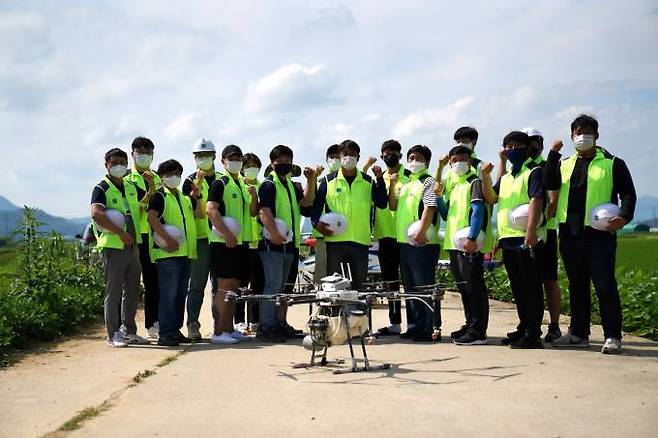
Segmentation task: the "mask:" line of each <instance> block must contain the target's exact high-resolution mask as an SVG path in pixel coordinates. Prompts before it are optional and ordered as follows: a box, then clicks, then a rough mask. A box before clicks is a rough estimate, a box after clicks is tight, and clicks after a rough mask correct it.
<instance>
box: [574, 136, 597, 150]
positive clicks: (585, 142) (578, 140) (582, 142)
mask: <svg viewBox="0 0 658 438" xmlns="http://www.w3.org/2000/svg"><path fill="white" fill-rule="evenodd" d="M573 144H574V146H575V148H576V150H577V151H587V150H589V149H592V148H593V147H594V145H595V144H596V139H595V138H594V136H593V135H591V134H581V135H577V136H575V137H574V138H573Z"/></svg>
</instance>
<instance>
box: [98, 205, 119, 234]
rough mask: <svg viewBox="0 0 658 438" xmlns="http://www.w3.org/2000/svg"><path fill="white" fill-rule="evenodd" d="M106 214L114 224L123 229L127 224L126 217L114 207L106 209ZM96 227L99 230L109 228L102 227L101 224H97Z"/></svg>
mask: <svg viewBox="0 0 658 438" xmlns="http://www.w3.org/2000/svg"><path fill="white" fill-rule="evenodd" d="M105 216H107V218H108V219H109V220H110V222H112V223H113V224H114V225H116V226H117V227H119V228H121V229H123V227H125V226H126V217H125V216H124V215H123V213H121V212H120V211H119V210H115V209H113V208H108V209H106V210H105ZM96 228H98V230H99V231H101V232H107V231H109V230H106V229H105V228H103V227H101V226H100V225H98V224H96Z"/></svg>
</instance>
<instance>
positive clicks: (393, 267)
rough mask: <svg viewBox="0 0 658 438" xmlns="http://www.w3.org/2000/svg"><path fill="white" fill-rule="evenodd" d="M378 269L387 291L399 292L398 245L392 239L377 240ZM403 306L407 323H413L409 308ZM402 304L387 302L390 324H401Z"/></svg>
mask: <svg viewBox="0 0 658 438" xmlns="http://www.w3.org/2000/svg"><path fill="white" fill-rule="evenodd" d="M377 257H378V258H379V267H380V268H381V271H382V280H384V281H385V282H386V287H387V288H388V290H392V291H399V290H400V244H399V243H398V241H397V240H396V239H394V238H392V237H385V238H383V239H379V251H378V253H377ZM408 304H409V303H407V305H405V311H406V314H407V322H408V323H411V322H412V321H413V316H412V315H411V306H409V305H408ZM401 308H402V303H401V302H400V301H389V303H388V320H389V322H390V323H391V324H401V323H402V312H401Z"/></svg>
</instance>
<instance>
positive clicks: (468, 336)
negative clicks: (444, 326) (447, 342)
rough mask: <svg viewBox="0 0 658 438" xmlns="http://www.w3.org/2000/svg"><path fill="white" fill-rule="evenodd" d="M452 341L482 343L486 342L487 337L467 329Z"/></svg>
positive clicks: (466, 343) (471, 343) (457, 342)
mask: <svg viewBox="0 0 658 438" xmlns="http://www.w3.org/2000/svg"><path fill="white" fill-rule="evenodd" d="M452 342H453V343H454V344H455V345H484V344H486V343H487V337H486V336H482V335H477V334H475V333H473V332H469V331H467V332H466V333H464V334H463V335H461V336H460V337H458V338H455V339H453V340H452Z"/></svg>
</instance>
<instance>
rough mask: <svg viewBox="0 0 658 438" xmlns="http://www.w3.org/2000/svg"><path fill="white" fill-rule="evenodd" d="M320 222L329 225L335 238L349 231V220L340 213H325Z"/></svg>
mask: <svg viewBox="0 0 658 438" xmlns="http://www.w3.org/2000/svg"><path fill="white" fill-rule="evenodd" d="M320 222H322V223H325V224H327V227H328V228H329V229H330V230H331V231H332V232H333V234H332V236H334V237H335V236H340V235H341V234H343V233H344V232H345V230H347V219H346V218H345V216H343V215H342V214H340V213H334V212H331V213H325V214H323V215H322V216H320Z"/></svg>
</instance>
